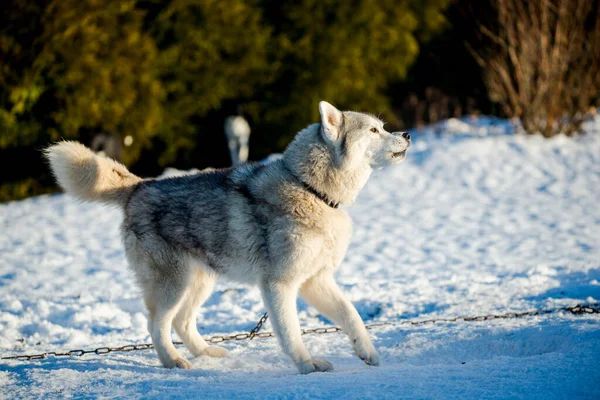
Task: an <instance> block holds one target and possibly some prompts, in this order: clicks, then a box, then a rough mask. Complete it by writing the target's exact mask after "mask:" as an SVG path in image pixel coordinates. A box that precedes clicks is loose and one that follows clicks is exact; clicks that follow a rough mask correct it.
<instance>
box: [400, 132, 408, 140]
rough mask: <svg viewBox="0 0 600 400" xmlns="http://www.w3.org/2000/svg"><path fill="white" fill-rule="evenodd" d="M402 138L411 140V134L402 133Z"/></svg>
mask: <svg viewBox="0 0 600 400" xmlns="http://www.w3.org/2000/svg"><path fill="white" fill-rule="evenodd" d="M402 137H403V138H404V139H406V140H410V133H408V132H402Z"/></svg>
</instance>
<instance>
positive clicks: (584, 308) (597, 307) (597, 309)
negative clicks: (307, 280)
mask: <svg viewBox="0 0 600 400" xmlns="http://www.w3.org/2000/svg"><path fill="white" fill-rule="evenodd" d="M560 311H567V312H570V313H572V314H574V315H582V314H600V303H594V304H577V305H575V306H569V307H558V308H548V309H541V310H532V311H525V312H520V313H517V312H508V313H505V314H487V315H478V316H474V317H465V316H459V317H453V318H432V319H424V320H417V321H414V320H401V321H390V322H376V323H373V324H369V325H365V327H366V328H367V329H373V328H377V327H382V326H394V325H423V324H435V323H438V322H461V321H462V322H481V321H490V320H494V319H514V318H523V317H532V316H536V315H545V314H552V313H557V312H560ZM268 318H269V316H268V315H267V313H264V314H263V316H262V317H261V318H260V319H259V321H258V323H257V324H256V326H255V327H254V328H252V330H251V331H250V332H248V333H238V334H235V335H215V336H211V337H210V338H208V339H206V341H207V342H208V343H221V342H228V341H231V340H252V339H254V338H259V339H265V338H270V337H274V336H275V334H274V333H273V332H260V329H261V328H262V326H263V324H264V323H265V322H266V321H267V319H268ZM340 331H341V329H340V328H338V327H337V326H329V327H322V328H315V329H302V335H314V334H325V333H335V332H340ZM173 344H174V345H176V346H180V345H182V344H183V342H173ZM153 348H154V345H153V344H152V343H139V344H128V345H125V346H121V347H98V348H97V349H94V350H81V349H80V350H69V351H67V352H63V353H60V352H55V351H50V352H47V353H40V354H29V355H18V356H7V357H2V358H1V359H2V360H22V361H29V360H42V359H45V358H47V357H48V356H54V357H81V356H83V355H85V354H91V353H94V354H98V355H103V354H108V353H114V352H128V351H136V350H148V349H153Z"/></svg>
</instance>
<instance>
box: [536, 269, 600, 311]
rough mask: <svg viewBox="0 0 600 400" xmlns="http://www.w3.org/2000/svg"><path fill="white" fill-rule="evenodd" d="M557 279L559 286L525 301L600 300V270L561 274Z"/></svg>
mask: <svg viewBox="0 0 600 400" xmlns="http://www.w3.org/2000/svg"><path fill="white" fill-rule="evenodd" d="M555 279H557V280H558V281H559V282H560V284H559V286H557V287H554V288H551V289H548V290H546V291H545V292H542V293H539V294H536V295H533V296H529V297H526V298H525V300H530V301H546V300H548V299H582V301H583V302H586V299H588V298H590V297H591V298H593V299H595V300H596V301H598V300H599V299H600V269H590V270H588V271H587V272H585V273H584V272H571V273H564V274H559V275H558V276H556V277H555ZM573 305H574V304H573Z"/></svg>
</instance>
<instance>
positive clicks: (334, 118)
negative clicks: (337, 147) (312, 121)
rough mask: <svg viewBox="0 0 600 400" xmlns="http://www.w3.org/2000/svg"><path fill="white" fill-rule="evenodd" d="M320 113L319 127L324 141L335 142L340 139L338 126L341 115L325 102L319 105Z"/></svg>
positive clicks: (340, 123) (340, 121) (340, 122)
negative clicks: (321, 128) (321, 129)
mask: <svg viewBox="0 0 600 400" xmlns="http://www.w3.org/2000/svg"><path fill="white" fill-rule="evenodd" d="M319 112H320V113H321V126H322V127H323V135H324V136H325V138H326V139H329V140H330V141H332V142H335V141H337V140H338V139H339V137H340V126H341V125H342V113H341V111H340V110H338V109H337V108H335V107H334V106H332V105H331V104H329V103H328V102H326V101H322V102H320V103H319Z"/></svg>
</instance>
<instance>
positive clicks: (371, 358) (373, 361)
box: [359, 353, 379, 367]
mask: <svg viewBox="0 0 600 400" xmlns="http://www.w3.org/2000/svg"><path fill="white" fill-rule="evenodd" d="M359 357H360V356H359ZM360 359H361V360H363V361H364V362H365V364H367V365H371V366H373V367H379V356H378V355H377V353H373V354H371V355H368V356H364V357H360Z"/></svg>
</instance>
